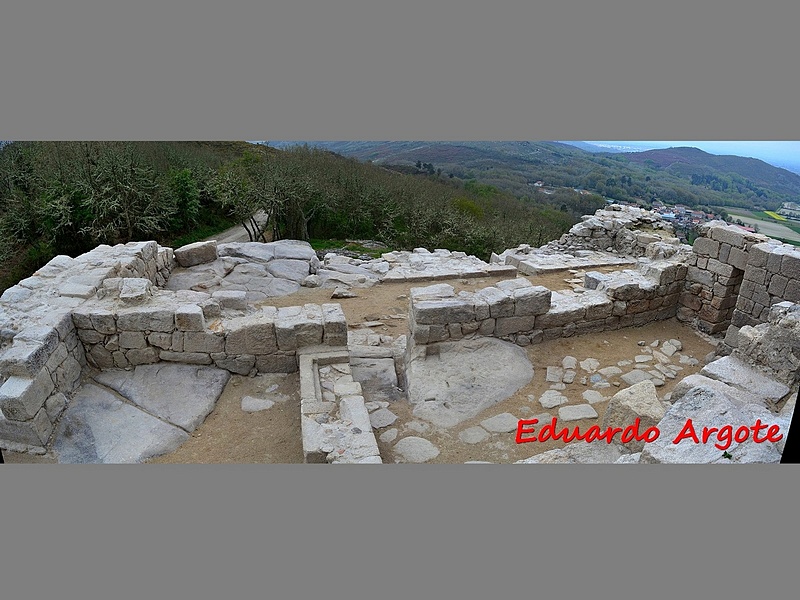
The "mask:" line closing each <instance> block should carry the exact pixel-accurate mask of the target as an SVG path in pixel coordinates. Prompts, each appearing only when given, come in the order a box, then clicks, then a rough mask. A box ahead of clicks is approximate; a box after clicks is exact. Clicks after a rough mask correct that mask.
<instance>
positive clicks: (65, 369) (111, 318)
mask: <svg viewBox="0 0 800 600" xmlns="http://www.w3.org/2000/svg"><path fill="white" fill-rule="evenodd" d="M216 256H217V251H216V244H215V243H214V242H203V243H198V244H192V245H190V246H187V247H184V248H182V249H178V250H176V251H175V252H174V253H173V251H172V249H170V248H163V247H161V246H159V245H158V244H157V243H156V242H153V241H149V242H132V243H129V244H125V245H121V244H120V245H117V246H114V247H111V246H98V247H97V248H95V249H94V250H92V251H91V252H87V253H86V254H83V255H81V256H79V257H77V258H70V257H68V256H57V257H56V258H54V259H53V260H51V261H50V262H49V263H48V264H47V265H45V266H44V267H42V268H41V269H39V270H38V271H37V272H36V273H34V274H33V275H32V276H31V277H28V278H27V279H24V280H22V281H20V282H19V283H18V284H17V285H15V286H13V287H11V288H9V289H7V290H6V291H5V292H4V293H3V295H2V297H0V446H2V447H4V448H7V449H12V450H19V451H29V452H37V453H43V452H45V447H46V446H47V443H48V441H49V440H50V437H51V435H52V432H53V429H54V425H55V423H56V422H57V421H58V419H59V417H60V415H61V414H62V412H63V411H64V409H65V408H66V406H67V404H68V403H69V401H70V399H71V395H72V393H73V392H74V391H75V390H76V389H77V387H78V386H79V385H80V381H81V376H82V372H83V370H84V369H85V368H87V367H91V368H97V369H106V368H126V367H133V366H136V365H141V364H149V363H155V362H159V361H172V362H180V363H188V364H197V365H210V364H214V365H215V366H217V367H219V368H222V369H226V370H228V371H230V372H233V373H239V374H254V373H256V372H284V373H288V372H294V371H296V370H297V361H298V359H297V356H296V354H297V350H298V349H301V348H304V347H308V346H318V345H326V346H337V347H338V346H346V344H347V323H346V321H345V317H344V313H343V312H342V309H341V306H340V305H339V304H323V305H316V304H306V305H304V306H294V307H286V308H275V307H269V306H267V307H263V308H260V309H254V308H253V307H252V306H251V305H249V304H248V302H247V301H246V297H245V295H246V293H245V292H244V291H240V290H219V291H216V292H214V293H212V294H209V293H204V292H195V291H191V290H178V291H171V290H165V289H162V287H163V286H164V285H165V284H166V283H167V280H168V279H169V276H170V273H171V272H172V270H173V268H174V267H175V266H176V264H177V263H180V264H181V265H184V266H185V265H193V264H198V262H202V261H207V260H213V259H215V258H216ZM176 259H177V261H176Z"/></svg>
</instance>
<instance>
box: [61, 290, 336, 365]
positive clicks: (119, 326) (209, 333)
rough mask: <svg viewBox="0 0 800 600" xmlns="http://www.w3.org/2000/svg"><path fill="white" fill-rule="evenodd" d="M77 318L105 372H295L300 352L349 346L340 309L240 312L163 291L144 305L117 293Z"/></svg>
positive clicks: (91, 358)
mask: <svg viewBox="0 0 800 600" xmlns="http://www.w3.org/2000/svg"><path fill="white" fill-rule="evenodd" d="M72 318H73V321H74V324H75V327H76V329H77V333H78V338H79V339H80V340H81V342H82V343H83V345H84V349H85V352H86V358H87V362H88V363H89V364H90V365H91V366H93V367H96V368H98V369H107V368H115V367H116V368H125V367H131V366H136V365H141V364H149V363H155V362H159V361H169V362H179V363H185V364H196V365H210V364H214V365H215V366H217V367H219V368H221V369H225V370H228V371H231V372H232V373H238V374H241V375H247V374H251V373H255V372H259V373H292V372H295V371H296V370H297V357H296V354H297V350H298V349H299V348H303V347H307V346H319V345H328V346H345V345H347V323H346V321H345V317H344V313H343V312H342V308H341V305H339V304H322V305H318V304H305V305H303V306H291V307H284V308H275V307H274V306H262V307H260V308H258V309H248V310H235V309H228V308H225V303H224V300H223V301H222V302H220V301H219V298H218V297H217V298H215V297H212V296H210V295H208V294H205V293H202V292H191V291H179V292H170V291H166V290H155V291H154V292H153V293H152V295H151V296H150V297H149V298H148V299H147V300H146V301H145V302H143V303H142V304H137V305H125V304H124V303H123V302H120V301H119V297H118V296H116V295H115V294H113V293H112V294H110V295H108V296H106V297H104V298H102V299H101V298H96V299H93V300H90V301H87V302H86V303H84V304H83V305H81V306H80V307H79V308H77V309H75V310H73V312H72Z"/></svg>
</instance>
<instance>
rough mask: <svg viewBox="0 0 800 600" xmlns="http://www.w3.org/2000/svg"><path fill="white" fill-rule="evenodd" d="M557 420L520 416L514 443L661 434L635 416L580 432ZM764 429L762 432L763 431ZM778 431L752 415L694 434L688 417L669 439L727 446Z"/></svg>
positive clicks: (774, 436)
mask: <svg viewBox="0 0 800 600" xmlns="http://www.w3.org/2000/svg"><path fill="white" fill-rule="evenodd" d="M557 421H558V419H557V418H556V417H553V419H552V421H550V422H549V423H546V424H545V425H544V426H543V427H542V428H541V429H539V430H538V431H537V430H536V427H534V426H535V425H536V424H537V423H539V419H521V420H520V421H519V422H518V423H517V435H516V440H515V441H516V442H517V443H518V444H524V443H527V442H546V441H548V440H551V439H552V440H563V441H564V442H566V443H569V442H572V441H575V440H581V441H585V442H593V441H595V440H605V442H606V443H607V444H610V443H611V442H612V441H613V439H614V436H616V435H618V434H619V436H620V437H619V441H620V442H622V443H623V444H627V443H628V442H631V441H633V440H636V441H643V442H645V443H648V442H654V441H656V440H657V439H658V438H659V436H660V435H661V431H659V429H658V427H655V426H652V427H648V428H646V429H644V430H641V431H640V427H641V424H640V421H639V419H638V418H637V419H636V420H635V421H634V422H633V423H631V424H630V425H628V426H627V427H607V428H606V429H605V430H602V429H600V427H599V426H598V425H592V426H591V427H589V428H588V429H587V430H586V431H585V432H582V431H581V430H580V427H578V426H576V427H573V428H572V429H570V428H568V427H562V428H561V429H558V428H557ZM765 430H766V433H763V432H764V431H765ZM779 432H780V427H779V426H778V425H767V424H764V423H762V422H761V419H756V422H755V423H754V424H753V425H740V426H739V427H737V428H735V429H734V426H733V425H724V426H722V427H702V428H701V429H700V433H699V435H698V432H697V429H696V428H695V425H694V423H693V422H692V420H691V419H687V420H686V423H685V424H684V425H683V427H682V428H681V430H680V432H679V433H678V435H676V436H675V438H674V439H673V440H672V443H673V444H679V443H680V442H682V441H684V440H691V441H692V442H694V443H695V444H707V443H709V442H713V443H714V446H715V447H717V448H719V449H720V450H727V449H728V448H730V446H731V444H732V443H733V442H736V443H739V444H741V443H743V442H746V441H747V440H748V439H749V438H750V435H751V434H752V436H753V441H754V442H755V443H756V444H761V443H763V442H778V441H780V440H781V439H783V434H781V433H779ZM762 434H763V435H762Z"/></svg>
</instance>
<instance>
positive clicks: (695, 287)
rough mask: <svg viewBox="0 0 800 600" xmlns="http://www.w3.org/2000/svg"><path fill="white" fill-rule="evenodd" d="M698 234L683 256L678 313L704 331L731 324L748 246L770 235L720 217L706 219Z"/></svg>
mask: <svg viewBox="0 0 800 600" xmlns="http://www.w3.org/2000/svg"><path fill="white" fill-rule="evenodd" d="M700 234H701V236H700V237H698V238H697V239H696V240H695V242H694V244H693V246H692V254H691V255H690V256H689V257H688V258H687V260H686V263H687V265H688V267H689V268H688V271H687V274H686V285H685V290H684V293H683V294H682V296H681V299H680V304H681V308H680V309H679V311H678V314H677V316H678V318H679V319H681V320H682V321H693V322H694V325H695V327H697V328H698V329H700V330H701V331H703V332H705V333H710V334H714V333H720V332H723V331H725V330H726V329H727V328H728V326H729V325H730V324H731V321H732V318H733V314H734V309H735V307H736V303H737V298H738V296H739V291H740V287H741V286H742V282H743V279H744V274H745V269H746V268H747V264H748V260H749V254H750V250H751V248H752V247H753V246H754V245H756V244H759V243H762V242H764V241H767V240H768V239H769V238H766V237H765V236H763V235H758V234H753V233H748V232H746V231H744V230H742V229H740V228H738V227H736V226H735V225H728V224H726V223H725V222H723V221H712V222H710V223H707V224H706V225H704V226H703V227H701V228H700Z"/></svg>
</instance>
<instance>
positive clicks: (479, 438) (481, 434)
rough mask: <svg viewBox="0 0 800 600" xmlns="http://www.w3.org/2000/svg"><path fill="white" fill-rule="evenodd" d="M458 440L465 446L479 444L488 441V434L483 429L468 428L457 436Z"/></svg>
mask: <svg viewBox="0 0 800 600" xmlns="http://www.w3.org/2000/svg"><path fill="white" fill-rule="evenodd" d="M458 439H460V440H461V441H462V442H464V443H465V444H480V443H481V442H485V441H486V440H488V439H489V432H488V431H486V430H485V429H484V428H483V427H468V428H467V429H465V430H464V431H462V432H461V433H459V434H458Z"/></svg>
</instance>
